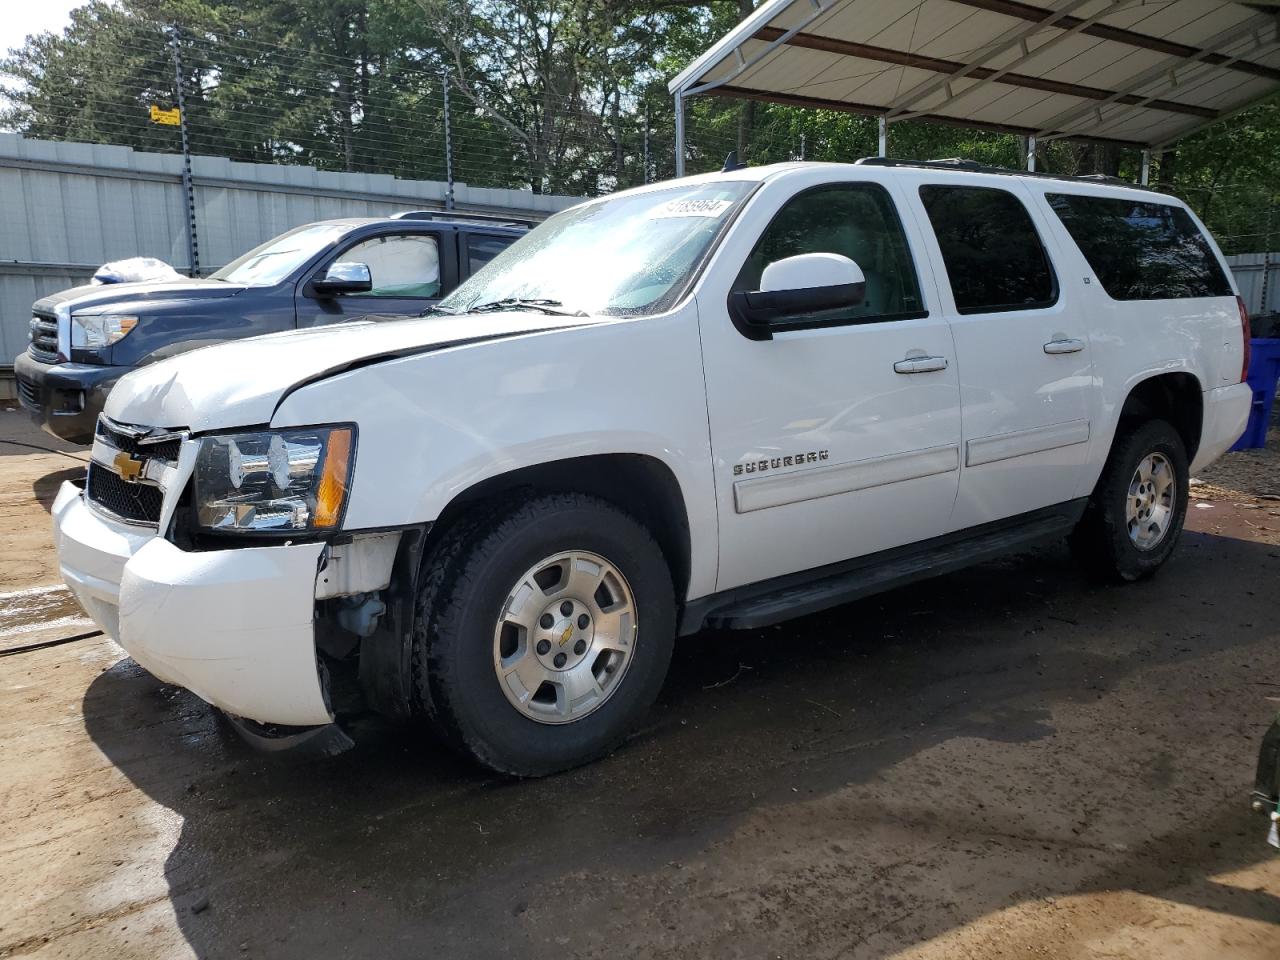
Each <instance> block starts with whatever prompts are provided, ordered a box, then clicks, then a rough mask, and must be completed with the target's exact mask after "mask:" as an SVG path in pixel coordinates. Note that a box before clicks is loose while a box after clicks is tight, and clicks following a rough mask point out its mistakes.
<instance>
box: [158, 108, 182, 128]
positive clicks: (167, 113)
mask: <svg viewBox="0 0 1280 960" xmlns="http://www.w3.org/2000/svg"><path fill="white" fill-rule="evenodd" d="M151 122H152V123H163V124H164V125H165V126H169V127H176V126H177V125H178V124H179V123H181V122H182V114H180V113H179V112H178V108H177V107H174V108H173V109H172V110H161V109H160V108H159V107H157V106H156V105H155V104H152V105H151Z"/></svg>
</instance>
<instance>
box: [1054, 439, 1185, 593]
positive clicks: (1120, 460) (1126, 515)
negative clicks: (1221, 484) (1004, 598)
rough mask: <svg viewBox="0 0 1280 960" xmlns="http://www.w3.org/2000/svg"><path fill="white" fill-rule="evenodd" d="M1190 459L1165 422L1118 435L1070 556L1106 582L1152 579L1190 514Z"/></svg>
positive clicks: (1072, 542)
mask: <svg viewBox="0 0 1280 960" xmlns="http://www.w3.org/2000/svg"><path fill="white" fill-rule="evenodd" d="M1188 479H1189V478H1188V473H1187V454H1186V449H1185V448H1184V446H1183V444H1182V438H1181V437H1180V436H1179V435H1178V432H1177V431H1176V430H1175V429H1174V428H1173V426H1172V425H1171V424H1169V423H1168V422H1166V421H1164V420H1149V421H1147V422H1145V423H1142V424H1139V425H1137V426H1135V427H1130V428H1128V429H1124V430H1123V432H1120V433H1117V434H1116V438H1115V441H1114V442H1113V443H1112V446H1111V454H1110V456H1109V457H1108V458H1107V464H1106V466H1105V467H1104V468H1103V471H1102V476H1101V478H1099V480H1098V485H1097V487H1096V488H1095V489H1094V492H1093V496H1092V497H1091V498H1090V501H1089V506H1088V508H1087V509H1086V511H1085V515H1084V517H1083V518H1082V519H1081V521H1080V524H1079V526H1077V527H1076V529H1075V531H1074V532H1073V533H1072V535H1071V547H1072V552H1073V553H1074V554H1075V556H1076V558H1077V559H1078V560H1079V561H1080V562H1081V563H1082V565H1083V566H1084V567H1085V569H1086V570H1087V571H1088V572H1090V573H1092V574H1094V575H1096V576H1099V577H1101V578H1104V579H1108V580H1119V581H1132V580H1139V579H1141V578H1142V577H1146V576H1149V575H1150V574H1152V573H1154V572H1155V570H1156V569H1157V568H1158V567H1159V566H1160V565H1161V564H1162V563H1164V562H1165V560H1167V559H1168V558H1169V555H1170V554H1171V553H1173V549H1174V547H1175V546H1176V545H1177V542H1178V536H1179V535H1180V534H1181V533H1182V524H1183V521H1184V520H1185V519H1186V514H1187V491H1188V489H1189V486H1190V485H1189V483H1188Z"/></svg>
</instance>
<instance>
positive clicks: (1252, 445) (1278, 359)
mask: <svg viewBox="0 0 1280 960" xmlns="http://www.w3.org/2000/svg"><path fill="white" fill-rule="evenodd" d="M1250 345H1251V351H1252V352H1251V353H1250V355H1249V376H1248V380H1249V386H1250V387H1252V388H1253V409H1252V410H1250V411H1249V425H1248V426H1247V427H1245V428H1244V433H1243V434H1242V435H1241V436H1240V439H1239V440H1237V441H1236V445H1235V446H1234V447H1232V448H1231V449H1232V450H1254V449H1257V448H1258V447H1265V446H1266V445H1267V424H1269V423H1270V422H1271V405H1272V404H1273V403H1275V400H1276V381H1277V380H1280V338H1277V337H1256V338H1254V339H1253V340H1251V341H1250Z"/></svg>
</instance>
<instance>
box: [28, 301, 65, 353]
mask: <svg viewBox="0 0 1280 960" xmlns="http://www.w3.org/2000/svg"><path fill="white" fill-rule="evenodd" d="M27 353H29V354H31V356H32V357H34V358H35V359H36V360H39V361H40V362H41V363H56V362H57V360H58V320H57V318H56V317H54V316H52V315H50V314H43V313H37V314H34V315H33V316H32V317H31V344H30V346H28V347H27Z"/></svg>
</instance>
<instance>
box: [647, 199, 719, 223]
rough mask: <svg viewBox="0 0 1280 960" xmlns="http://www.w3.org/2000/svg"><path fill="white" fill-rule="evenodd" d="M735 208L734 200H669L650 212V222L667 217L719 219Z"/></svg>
mask: <svg viewBox="0 0 1280 960" xmlns="http://www.w3.org/2000/svg"><path fill="white" fill-rule="evenodd" d="M732 206H733V201H732V200H712V199H710V198H700V199H692V198H686V199H684V200H668V201H667V202H666V203H664V204H660V205H659V206H656V207H654V208H653V209H652V210H650V211H649V219H650V220H661V219H664V218H666V217H718V216H720V215H721V214H722V213H724V212H725V211H726V210H728V209H729V208H730V207H732Z"/></svg>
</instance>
